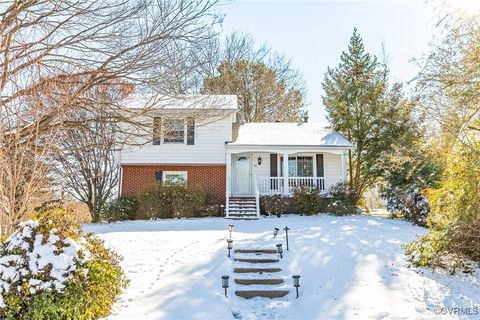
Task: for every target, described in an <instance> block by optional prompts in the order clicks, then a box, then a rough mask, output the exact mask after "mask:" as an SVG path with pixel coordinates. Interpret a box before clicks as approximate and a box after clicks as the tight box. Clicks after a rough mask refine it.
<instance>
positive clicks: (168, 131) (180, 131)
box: [153, 117, 195, 145]
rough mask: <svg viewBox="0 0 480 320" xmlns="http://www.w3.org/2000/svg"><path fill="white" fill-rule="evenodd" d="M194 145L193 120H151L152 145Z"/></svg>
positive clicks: (157, 118) (158, 118)
mask: <svg viewBox="0 0 480 320" xmlns="http://www.w3.org/2000/svg"><path fill="white" fill-rule="evenodd" d="M164 143H165V144H187V145H194V144H195V119H194V118H193V117H187V118H185V119H181V118H163V117H154V118H153V144H154V145H160V144H164Z"/></svg>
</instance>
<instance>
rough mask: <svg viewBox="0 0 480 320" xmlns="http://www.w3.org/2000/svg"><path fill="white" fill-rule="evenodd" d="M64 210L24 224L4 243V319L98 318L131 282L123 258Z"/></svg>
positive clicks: (0, 250) (0, 282)
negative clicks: (122, 261)
mask: <svg viewBox="0 0 480 320" xmlns="http://www.w3.org/2000/svg"><path fill="white" fill-rule="evenodd" d="M72 216H73V212H70V211H68V210H65V209H60V208H48V209H44V210H42V211H41V212H40V213H39V214H38V215H37V216H36V217H35V218H34V219H33V220H28V221H25V222H23V223H20V224H19V225H18V226H17V227H16V229H15V231H14V232H13V234H12V235H11V236H10V237H9V238H8V239H7V240H5V241H4V242H3V243H1V245H0V318H1V319H52V320H55V319H98V318H100V317H104V316H107V315H108V314H109V313H110V308H111V306H112V304H113V302H114V299H115V297H116V296H117V295H118V294H119V293H120V292H121V290H122V288H124V287H125V286H126V284H127V281H126V279H125V277H124V275H123V271H122V269H121V268H120V266H119V256H118V255H116V254H115V253H114V252H113V251H111V250H109V249H106V248H105V247H104V245H103V242H102V241H101V240H100V239H98V238H97V237H95V236H93V235H92V234H86V235H84V234H83V232H82V230H81V228H80V226H79V225H78V224H76V223H75V222H74V219H73V218H72Z"/></svg>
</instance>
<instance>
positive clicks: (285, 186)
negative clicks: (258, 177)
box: [283, 153, 290, 194]
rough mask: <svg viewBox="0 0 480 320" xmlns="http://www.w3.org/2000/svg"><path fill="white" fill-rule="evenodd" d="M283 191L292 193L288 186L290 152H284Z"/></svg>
mask: <svg viewBox="0 0 480 320" xmlns="http://www.w3.org/2000/svg"><path fill="white" fill-rule="evenodd" d="M283 193H284V194H289V193H290V188H289V186H288V153H284V154H283Z"/></svg>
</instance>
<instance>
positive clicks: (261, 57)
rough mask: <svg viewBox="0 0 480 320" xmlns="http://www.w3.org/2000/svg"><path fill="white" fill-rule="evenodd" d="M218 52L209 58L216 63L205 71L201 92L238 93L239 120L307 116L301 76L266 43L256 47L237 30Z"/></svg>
mask: <svg viewBox="0 0 480 320" xmlns="http://www.w3.org/2000/svg"><path fill="white" fill-rule="evenodd" d="M218 45H219V44H218V43H217V46H218ZM219 51H220V53H219V54H217V55H213V57H215V58H214V59H209V61H212V62H213V63H216V64H217V65H212V66H210V70H206V71H207V74H208V76H207V77H206V78H205V79H204V81H203V85H202V91H203V92H204V93H213V94H235V95H237V96H238V104H239V108H240V111H239V113H238V121H239V122H241V123H245V122H263V121H298V120H303V119H304V118H306V111H305V110H304V107H305V96H306V94H305V88H304V82H303V78H302V76H301V74H300V73H299V72H298V71H297V70H295V69H294V68H293V66H292V63H291V61H290V60H288V59H286V58H285V57H284V56H282V55H278V54H276V53H273V52H272V51H271V50H270V49H269V48H268V47H266V46H260V47H258V48H257V47H256V45H255V41H254V40H253V39H252V37H251V36H249V35H247V34H241V33H237V32H234V33H233V34H231V35H229V36H228V37H227V38H226V41H225V43H224V45H223V47H221V49H220V50H219Z"/></svg>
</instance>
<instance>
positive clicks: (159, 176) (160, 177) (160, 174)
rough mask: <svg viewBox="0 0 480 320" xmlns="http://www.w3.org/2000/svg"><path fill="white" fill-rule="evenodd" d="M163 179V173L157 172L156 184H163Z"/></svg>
mask: <svg viewBox="0 0 480 320" xmlns="http://www.w3.org/2000/svg"><path fill="white" fill-rule="evenodd" d="M162 179H163V171H156V172H155V182H156V183H162Z"/></svg>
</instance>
